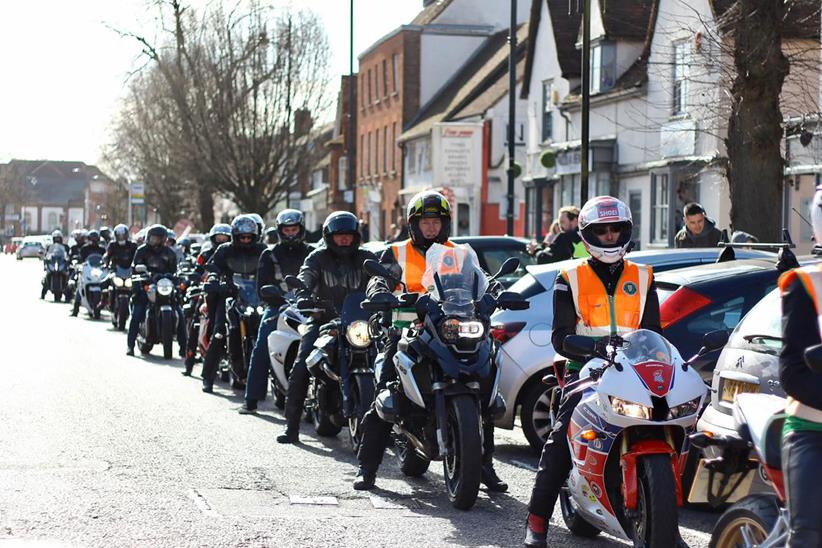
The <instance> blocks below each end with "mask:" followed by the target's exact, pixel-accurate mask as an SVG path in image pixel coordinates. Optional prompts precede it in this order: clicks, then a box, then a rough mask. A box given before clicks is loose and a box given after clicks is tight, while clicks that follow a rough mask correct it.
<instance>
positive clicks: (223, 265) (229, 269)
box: [203, 215, 265, 393]
mask: <svg viewBox="0 0 822 548" xmlns="http://www.w3.org/2000/svg"><path fill="white" fill-rule="evenodd" d="M263 251H265V244H263V243H262V242H260V232H259V227H258V226H257V222H256V221H255V220H254V219H253V218H252V217H251V216H250V215H238V216H237V217H235V218H234V220H233V221H231V242H229V243H225V244H222V245H221V246H220V247H218V248H217V251H215V252H214V255H212V256H211V259H210V260H209V261H208V263H207V264H206V270H208V271H209V282H211V283H209V284H206V288H207V291H209V290H208V288H209V287H212V286H213V289H212V290H210V291H209V292H210V293H214V292H216V291H222V289H223V286H222V285H221V284H218V283H216V282H219V281H222V280H225V281H228V282H229V286H228V287H229V290H231V288H233V285H231V284H230V281H231V278H232V276H233V275H234V273H235V270H236V268H237V265H238V264H242V265H247V264H248V263H249V262H253V263H254V265H256V264H257V263H258V262H259V260H260V255H261V254H262V252H263ZM226 296H227V295H225V294H219V295H217V302H216V306H215V308H216V310H215V314H214V323H213V325H214V330H213V332H212V335H211V341H210V342H209V345H208V351H207V352H206V355H205V358H203V392H207V393H211V392H213V391H214V378H215V377H216V376H217V365H218V363H219V361H220V356H221V355H222V351H223V345H224V344H225V337H226V307H225V297H226ZM232 323H233V324H234V325H237V323H238V322H232ZM228 336H229V337H231V338H232V341H231V342H232V344H229V347H228V349H229V351H230V352H231V353H233V354H235V355H232V356H230V359H231V363H232V369H233V370H234V371H241V370H242V367H241V366H240V364H239V363H238V361H241V360H242V357H241V356H237V355H236V351H237V350H239V349H240V345H241V342H242V341H240V340H239V339H240V333H239V328H237V329H231V330H230V332H229V333H228ZM238 382H239V381H237V380H235V385H234V387H235V388H240V386H239V384H237V383H238Z"/></svg>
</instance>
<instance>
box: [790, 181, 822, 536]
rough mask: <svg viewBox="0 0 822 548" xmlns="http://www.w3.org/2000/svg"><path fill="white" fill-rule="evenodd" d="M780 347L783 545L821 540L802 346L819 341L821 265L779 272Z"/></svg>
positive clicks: (813, 423)
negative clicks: (783, 403)
mask: <svg viewBox="0 0 822 548" xmlns="http://www.w3.org/2000/svg"><path fill="white" fill-rule="evenodd" d="M811 219H812V224H813V232H814V239H815V240H816V241H817V242H820V241H822V186H819V187H817V189H816V196H815V197H814V200H813V205H812V207H811ZM779 288H780V290H781V293H782V340H783V341H784V342H783V345H782V352H781V353H780V356H779V381H780V382H781V383H782V388H783V389H784V390H785V393H786V394H787V396H788V401H787V405H786V407H785V414H786V415H787V416H786V418H785V426H784V427H783V432H782V436H783V438H782V470H783V471H784V479H785V498H786V499H787V506H788V525H789V528H790V530H789V533H788V541H787V544H786V546H787V547H788V548H798V547H802V548H804V547H805V546H822V491H820V490H819V486H818V484H817V481H818V477H819V472H818V470H819V463H820V462H822V373H818V372H816V371H813V370H811V368H810V367H809V366H808V364H807V363H806V361H805V351H806V350H808V349H809V348H811V347H814V346H817V345H819V344H822V338H821V337H820V325H822V323H820V322H822V314H820V311H822V308H820V306H822V296H820V293H819V291H820V288H822V268H821V267H820V265H819V264H813V265H810V266H806V267H803V268H797V269H795V270H791V271H789V272H786V273H785V274H783V275H782V276H781V277H780V279H779Z"/></svg>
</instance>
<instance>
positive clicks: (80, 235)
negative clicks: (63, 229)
mask: <svg viewBox="0 0 822 548" xmlns="http://www.w3.org/2000/svg"><path fill="white" fill-rule="evenodd" d="M87 234H88V232H87V231H86V230H84V229H78V230H75V231H74V232H72V237H73V238H74V245H72V246H71V247H70V248H69V259H70V261H69V262H71V263H74V262H77V261H79V260H80V250H81V249H82V248H83V246H84V245H86V235H87Z"/></svg>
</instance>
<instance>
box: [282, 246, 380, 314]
mask: <svg viewBox="0 0 822 548" xmlns="http://www.w3.org/2000/svg"><path fill="white" fill-rule="evenodd" d="M366 259H374V260H376V259H377V256H376V255H374V254H373V253H371V252H370V251H366V250H365V249H358V250H357V251H356V252H354V253H352V254H351V255H350V256H339V255H337V254H336V253H334V252H333V251H331V250H330V249H328V248H320V249H317V250H314V251H312V252H311V254H310V255H309V256H308V257H306V259H305V263H303V266H302V268H300V273H299V275H298V276H297V277H298V278H300V281H301V282H302V283H303V285H304V286H305V289H301V290H300V291H298V292H297V297H298V298H300V299H310V298H311V297H317V298H319V299H323V300H328V301H331V302H332V303H333V304H334V306H335V307H336V308H337V309H340V308H342V304H343V301H345V297H346V296H347V295H348V294H349V293H351V292H354V291H363V292H364V291H365V289H366V286H367V285H368V274H367V273H366V272H365V270H364V269H363V267H362V265H363V263H364V262H365V261H366Z"/></svg>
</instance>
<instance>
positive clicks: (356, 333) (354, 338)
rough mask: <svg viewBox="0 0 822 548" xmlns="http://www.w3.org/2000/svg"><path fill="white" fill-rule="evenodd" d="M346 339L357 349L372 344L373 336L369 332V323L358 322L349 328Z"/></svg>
mask: <svg viewBox="0 0 822 548" xmlns="http://www.w3.org/2000/svg"><path fill="white" fill-rule="evenodd" d="M345 338H346V339H348V342H350V343H351V346H356V347H357V348H365V347H366V346H368V345H369V344H371V334H370V333H369V332H368V322H366V321H363V320H357V321H356V322H354V323H352V324H351V325H349V326H348V329H347V330H346V332H345Z"/></svg>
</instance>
